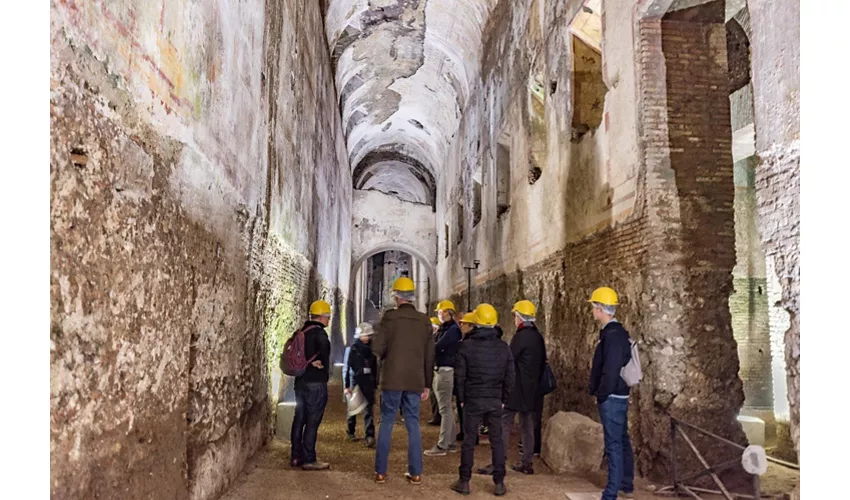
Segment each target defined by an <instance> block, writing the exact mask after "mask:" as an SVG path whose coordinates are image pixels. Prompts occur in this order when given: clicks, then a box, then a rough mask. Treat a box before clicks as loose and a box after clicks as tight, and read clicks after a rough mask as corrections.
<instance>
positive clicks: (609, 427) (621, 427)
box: [588, 287, 635, 500]
mask: <svg viewBox="0 0 850 500" xmlns="http://www.w3.org/2000/svg"><path fill="white" fill-rule="evenodd" d="M589 302H590V303H591V305H592V307H593V319H595V320H596V321H598V322H599V324H601V325H602V331H601V332H600V333H599V343H598V344H597V345H596V352H595V353H594V354H593V367H592V368H591V371H590V383H589V384H588V389H589V392H590V394H591V395H593V396H596V403H597V405H598V406H599V418H600V420H601V421H602V430H603V432H604V434H605V455H606V456H607V457H608V483H607V485H606V487H605V491H603V492H602V500H616V498H617V495H618V494H619V492H620V491H622V492H623V493H625V494H626V496H628V495H631V494H633V491H634V476H635V467H634V456H633V454H632V445H631V441H630V440H629V423H628V416H629V386H628V384H626V381H625V380H623V378H622V377H621V376H620V369H622V368H623V367H624V366H625V365H626V363H628V362H629V360H630V359H631V357H632V351H631V342H630V337H629V332H627V331H626V329H625V328H623V325H621V324H620V322H619V321H617V320H616V319H614V313H615V312H616V310H617V304H618V303H619V302H618V298H617V292H615V291H614V290H612V289H611V288H608V287H602V288H597V289H596V290H595V291H594V292H593V294H592V295H591V297H590V300H589Z"/></svg>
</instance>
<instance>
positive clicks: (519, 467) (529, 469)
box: [511, 464, 534, 475]
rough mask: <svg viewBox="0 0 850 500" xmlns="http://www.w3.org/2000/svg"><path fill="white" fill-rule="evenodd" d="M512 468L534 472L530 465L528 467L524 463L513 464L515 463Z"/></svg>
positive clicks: (525, 472)
mask: <svg viewBox="0 0 850 500" xmlns="http://www.w3.org/2000/svg"><path fill="white" fill-rule="evenodd" d="M511 469H513V470H515V471H517V472H522V473H523V474H528V475H531V474H534V469H533V468H532V467H531V466H530V465H529V466H528V467H526V466H524V465H522V464H513V465H511Z"/></svg>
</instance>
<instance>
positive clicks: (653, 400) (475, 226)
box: [437, 0, 744, 478]
mask: <svg viewBox="0 0 850 500" xmlns="http://www.w3.org/2000/svg"><path fill="white" fill-rule="evenodd" d="M580 4H581V2H578V1H550V2H545V3H544V2H539V1H537V0H525V1H523V2H508V1H501V2H498V4H497V5H496V6H495V7H494V10H493V11H492V13H491V15H490V17H489V19H488V22H487V24H486V26H485V31H484V45H483V53H482V74H481V81H480V82H478V86H477V87H475V88H474V89H473V91H472V92H471V96H472V97H471V99H470V103H469V105H468V106H467V107H466V109H465V111H464V113H463V118H462V120H461V124H460V127H459V130H458V133H457V138H456V139H455V141H454V142H453V143H452V148H451V151H450V153H449V155H448V158H447V160H446V162H445V166H444V168H445V169H444V171H443V172H442V173H441V174H440V175H439V176H438V186H439V188H438V205H437V206H438V210H437V228H438V232H439V235H440V236H439V237H440V242H439V251H438V256H439V259H440V260H439V262H438V267H437V273H438V283H439V287H440V291H439V295H440V296H441V297H442V296H452V297H454V298H456V299H458V300H459V301H460V302H462V303H466V300H465V299H466V295H467V292H466V283H465V282H466V273H465V272H464V270H463V266H465V265H466V266H468V265H470V264H471V262H472V260H473V259H479V260H481V268H480V270H479V272H478V273H477V274H476V275H475V287H474V290H473V296H472V302H473V303H479V302H490V303H492V304H493V305H495V306H496V308H497V309H498V311H499V313H500V318H501V319H502V320H501V323H502V325H503V326H508V328H507V329H508V330H511V328H509V325H510V323H511V321H510V308H511V306H512V304H513V302H514V301H516V300H519V299H521V298H527V299H530V300H532V301H534V302H535V303H537V304H538V306H539V312H538V323H539V326H540V327H541V328H542V330H543V331H544V335H545V336H546V339H547V341H548V346H549V347H548V349H549V356H550V362H551V363H552V366H553V368H554V369H555V371H556V373H557V374H558V378H559V388H558V390H557V391H556V392H555V393H554V394H553V395H552V396H550V397H549V398H547V414H552V413H554V412H556V411H559V410H566V411H579V412H581V413H584V414H586V415H589V416H591V417H593V418H598V411H597V409H596V404H595V400H593V399H592V398H591V397H590V396H588V395H587V380H588V375H589V371H590V365H591V359H592V354H593V350H594V348H595V344H596V341H597V338H598V325H596V324H594V322H593V320H592V317H591V315H590V311H589V306H588V304H587V299H588V297H589V295H590V293H591V291H592V290H593V289H594V288H596V287H598V286H602V285H608V286H612V287H614V288H615V289H616V290H617V291H618V292H619V293H620V294H621V302H622V304H621V307H620V310H619V311H618V318H619V319H620V320H621V321H623V322H624V323H625V324H626V325H627V327H628V328H629V329H630V330H631V331H632V332H633V335H634V336H635V338H637V339H639V340H640V341H641V342H642V355H643V357H642V361H643V363H644V370H645V377H646V378H645V379H644V381H643V382H642V384H641V386H640V388H639V389H638V390H637V391H635V398H634V401H635V404H634V405H633V409H632V415H631V422H632V424H631V427H632V436H633V438H634V440H635V443H636V449H637V459H638V468H639V470H640V471H641V473H643V474H645V475H648V476H650V477H654V478H667V477H669V473H670V467H671V464H672V462H673V458H672V456H670V453H669V419H668V418H667V414H668V412H669V413H671V414H674V415H677V416H679V417H680V418H683V419H685V420H687V421H689V422H692V423H694V424H696V425H700V426H702V427H704V428H708V429H712V430H713V431H715V432H717V433H719V434H721V435H724V436H726V437H728V438H730V439H734V440H736V441H739V442H743V440H744V435H743V433H742V431H741V428H740V425H739V424H738V423H737V422H736V420H735V417H736V415H737V413H738V411H739V410H740V408H741V405H742V403H743V399H744V394H743V390H742V385H741V381H740V379H739V378H738V363H737V353H736V343H735V340H734V337H733V335H732V328H731V318H730V313H729V296H730V294H731V293H732V291H733V283H732V269H733V267H734V265H735V228H734V206H733V201H734V182H733V168H732V166H733V162H732V152H731V150H732V147H731V139H732V130H731V120H730V109H729V106H730V105H729V93H728V84H727V81H728V67H727V60H726V35H725V33H726V30H725V12H724V6H723V3H722V2H713V3H710V4H709V5H707V6H702V7H698V8H699V10H698V11H692V10H689V11H687V12H683V13H679V14H678V15H677V16H673V17H670V18H668V19H665V20H664V21H662V20H661V18H660V17H655V18H647V17H646V16H643V13H642V12H640V11H639V10H638V9H636V8H635V3H634V2H629V1H626V0H607V1H605V2H604V7H603V13H602V18H603V19H602V22H601V30H602V36H603V40H604V43H603V44H602V50H603V52H602V62H601V77H602V78H601V80H602V83H603V84H604V88H599V87H598V86H597V87H592V82H594V81H596V78H595V77H593V76H592V72H591V69H592V68H593V67H594V66H595V65H596V64H597V62H596V61H593V60H592V59H593V58H594V56H593V54H592V53H591V52H589V51H587V50H586V49H585V48H584V47H580V48H579V49H575V45H574V44H573V42H572V38H571V34H570V26H569V22H570V20H571V19H573V18H574V17H575V14H576V13H577V12H578V9H579V8H580ZM576 78H578V83H576ZM577 85H578V87H577ZM589 86H590V87H589ZM588 87H589V88H588ZM541 94H542V95H541ZM579 95H584V96H586V97H587V98H589V99H591V101H590V102H587V101H580V102H579V103H578V104H576V102H575V99H576V98H577V97H578V96H579ZM599 96H604V99H602V102H600V103H599V104H598V105H597V104H595V101H597V100H598V99H599ZM541 103H542V106H541ZM541 107H542V109H543V113H542V116H541V114H540V109H541ZM577 108H580V109H578V111H579V112H580V113H581V114H580V117H581V119H580V120H578V121H577V122H576V121H574V120H573V118H574V113H575V112H576V111H577ZM597 108H601V109H599V113H600V117H599V118H598V119H596V120H592V119H587V118H586V116H587V115H589V114H590V113H591V111H592V110H595V109H597ZM541 122H542V123H545V127H540V126H539V123H541ZM595 124H598V125H595ZM594 125H595V126H596V128H593V127H594ZM541 131H542V137H541ZM506 150H507V151H509V155H510V167H509V169H508V170H507V172H508V175H509V179H510V182H509V188H508V191H509V193H510V194H509V196H508V197H507V198H508V205H509V207H508V208H507V209H506V210H505V209H504V208H503V206H500V205H503V198H504V197H503V196H502V195H501V192H503V191H504V190H505V189H504V187H503V184H501V183H500V179H499V176H500V175H501V174H502V172H504V170H502V169H500V167H499V157H500V155H504V154H505V151H506ZM479 191H480V200H479V199H478V196H479V195H478V192H479ZM479 207H480V208H479ZM470 208H472V209H470ZM477 210H480V211H481V214H480V217H479V216H478V215H477V213H476V212H477ZM509 335H510V332H509ZM697 441H698V445H699V446H700V449H701V451H703V452H704V453H705V454H706V455H708V456H710V457H714V458H716V459H717V458H721V459H722V457H725V456H726V454H725V453H726V452H725V450H722V449H720V448H718V447H717V446H715V445H713V444H712V443H710V442H706V441H702V440H697ZM683 457H687V455H686V454H685V453H682V454H680V455H679V460H683ZM709 460H711V459H709Z"/></svg>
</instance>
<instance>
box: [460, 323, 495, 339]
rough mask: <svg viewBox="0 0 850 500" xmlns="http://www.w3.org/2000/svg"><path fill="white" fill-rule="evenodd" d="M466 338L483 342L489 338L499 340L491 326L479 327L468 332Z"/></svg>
mask: <svg viewBox="0 0 850 500" xmlns="http://www.w3.org/2000/svg"><path fill="white" fill-rule="evenodd" d="M466 338H468V339H471V338H475V339H478V340H484V339H489V338H494V339H495V338H499V332H497V331H496V329H495V328H493V327H491V326H479V327H478V328H476V329H475V330H472V331H471V332H469V335H467V336H466Z"/></svg>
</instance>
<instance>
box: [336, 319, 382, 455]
mask: <svg viewBox="0 0 850 500" xmlns="http://www.w3.org/2000/svg"><path fill="white" fill-rule="evenodd" d="M374 331H375V329H374V328H373V327H372V325H371V324H369V323H360V325H358V326H357V328H356V329H355V330H354V339H355V340H354V343H353V344H351V346H350V347H348V348H347V349H346V350H345V361H344V363H343V371H342V373H343V375H342V382H343V386H344V387H345V395H346V397H350V396H351V394H352V391H353V390H354V387H355V386H356V387H359V388H360V393H361V394H363V398H364V399H365V400H366V409H365V410H364V411H363V427H365V433H366V434H365V435H366V447H367V448H374V447H375V422H374V418H373V415H372V412H373V409H374V407H375V390H376V389H377V377H378V361H377V360H376V359H375V355H374V354H372V347H371V346H370V345H369V344H370V343H371V342H372V334H373V333H374ZM356 428H357V415H352V416H350V417H348V440H349V441H356V440H357V437H356V436H355V434H354V431H355V429H356Z"/></svg>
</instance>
